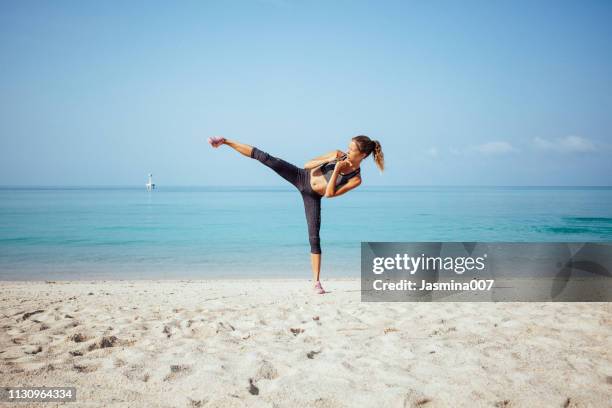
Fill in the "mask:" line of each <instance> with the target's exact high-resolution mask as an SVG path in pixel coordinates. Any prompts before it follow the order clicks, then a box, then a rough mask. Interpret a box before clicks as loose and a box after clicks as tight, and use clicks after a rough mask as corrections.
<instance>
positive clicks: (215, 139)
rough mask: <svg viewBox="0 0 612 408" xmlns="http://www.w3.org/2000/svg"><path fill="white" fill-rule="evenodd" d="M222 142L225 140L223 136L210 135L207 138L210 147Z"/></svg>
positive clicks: (217, 145)
mask: <svg viewBox="0 0 612 408" xmlns="http://www.w3.org/2000/svg"><path fill="white" fill-rule="evenodd" d="M223 142H225V138H224V137H222V136H212V137H209V138H208V143H210V145H211V146H212V147H219V146H221V145H222V144H223Z"/></svg>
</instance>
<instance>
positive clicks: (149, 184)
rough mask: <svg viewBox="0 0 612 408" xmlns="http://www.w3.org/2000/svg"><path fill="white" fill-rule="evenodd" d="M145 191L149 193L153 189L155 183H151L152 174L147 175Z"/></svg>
mask: <svg viewBox="0 0 612 408" xmlns="http://www.w3.org/2000/svg"><path fill="white" fill-rule="evenodd" d="M146 186H147V191H151V190H153V189H154V188H155V183H153V174H151V173H149V181H148V182H147V184H146Z"/></svg>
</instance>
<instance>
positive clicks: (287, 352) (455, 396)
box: [0, 278, 612, 407]
mask: <svg viewBox="0 0 612 408" xmlns="http://www.w3.org/2000/svg"><path fill="white" fill-rule="evenodd" d="M323 283H324V287H325V288H326V289H327V290H328V291H329V293H327V294H325V295H317V294H315V293H314V292H313V291H312V290H311V289H310V282H309V281H308V280H307V279H260V280H258V279H232V280H151V281H145V280H134V281H119V280H117V281H71V282H68V281H57V282H6V281H5V282H0V288H1V295H0V305H1V313H0V315H1V322H0V325H1V327H2V330H1V332H0V333H1V334H0V376H1V377H2V385H3V386H26V385H29V386H75V387H76V389H77V402H72V403H64V404H59V403H44V404H43V403H20V404H17V405H16V404H9V403H5V404H3V406H12V407H15V406H19V407H26V406H46V407H47V406H70V407H111V406H112V407H115V406H116V407H139V406H142V407H239V406H249V407H306V406H308V407H358V406H364V407H383V406H389V407H457V406H469V407H473V406H486V407H589V406H590V407H610V406H612V357H611V352H610V350H612V340H611V339H612V305H611V303H459V302H455V303H450V302H447V303H444V302H435V303H399V302H385V303H369V302H361V301H360V282H359V280H358V279H349V278H346V279H340V278H338V279H330V280H324V281H323ZM0 405H2V404H0Z"/></svg>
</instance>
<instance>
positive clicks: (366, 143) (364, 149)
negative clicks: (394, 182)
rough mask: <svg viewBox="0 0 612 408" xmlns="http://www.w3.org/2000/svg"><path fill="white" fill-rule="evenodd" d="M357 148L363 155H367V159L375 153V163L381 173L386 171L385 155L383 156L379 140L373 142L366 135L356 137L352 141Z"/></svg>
mask: <svg viewBox="0 0 612 408" xmlns="http://www.w3.org/2000/svg"><path fill="white" fill-rule="evenodd" d="M352 140H353V141H354V142H355V144H356V145H357V148H358V149H359V151H360V152H361V153H365V155H366V156H365V157H368V156H369V155H370V153H372V152H374V156H373V158H374V163H376V167H378V168H379V169H380V171H381V172H382V171H384V170H385V155H384V154H383V151H382V147H381V145H380V142H379V141H378V140H372V139H370V138H369V137H368V136H366V135H359V136H355V137H353V139H352Z"/></svg>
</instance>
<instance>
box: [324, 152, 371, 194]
mask: <svg viewBox="0 0 612 408" xmlns="http://www.w3.org/2000/svg"><path fill="white" fill-rule="evenodd" d="M345 158H346V154H345V155H344V156H342V157H341V158H340V159H339V160H344V159H345ZM337 162H338V160H332V161H329V162H326V163H323V164H322V165H321V166H320V167H319V168H320V169H321V173H323V176H324V177H325V180H327V181H328V182H329V179H330V178H331V175H332V174H333V173H334V168H335V167H336V163H337ZM360 172H361V167H358V168H356V169H355V170H353V171H351V172H350V173H347V174H342V173H338V177H336V188H338V187H339V186H341V185H343V184H346V183H347V182H348V181H349V179H351V178H353V177H355V176H356V175H357V174H359V173H360Z"/></svg>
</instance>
